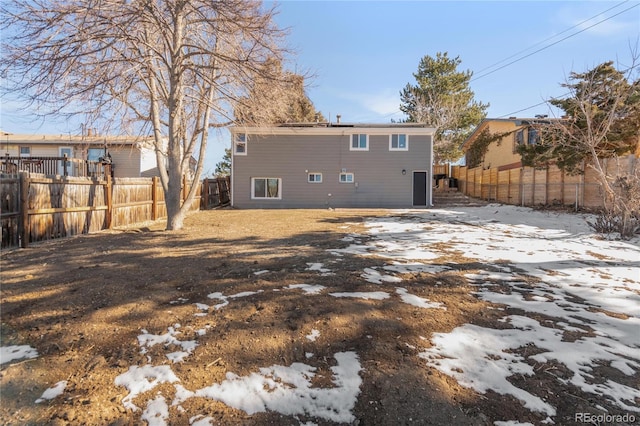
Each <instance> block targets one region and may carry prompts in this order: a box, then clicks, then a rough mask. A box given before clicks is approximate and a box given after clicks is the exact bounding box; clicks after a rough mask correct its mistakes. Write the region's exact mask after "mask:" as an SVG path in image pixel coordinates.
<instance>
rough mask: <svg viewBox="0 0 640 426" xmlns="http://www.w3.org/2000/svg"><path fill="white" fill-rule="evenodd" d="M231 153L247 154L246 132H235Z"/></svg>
mask: <svg viewBox="0 0 640 426" xmlns="http://www.w3.org/2000/svg"><path fill="white" fill-rule="evenodd" d="M233 153H234V154H235V155H247V134H246V133H236V134H235V135H234V136H233Z"/></svg>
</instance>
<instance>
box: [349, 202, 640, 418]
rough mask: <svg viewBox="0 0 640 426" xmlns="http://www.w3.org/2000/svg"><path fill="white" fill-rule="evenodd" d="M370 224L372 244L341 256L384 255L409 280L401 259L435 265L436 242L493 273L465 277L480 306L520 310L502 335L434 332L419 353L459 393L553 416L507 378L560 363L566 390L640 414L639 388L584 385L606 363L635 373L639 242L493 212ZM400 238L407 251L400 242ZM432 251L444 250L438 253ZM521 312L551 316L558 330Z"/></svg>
mask: <svg viewBox="0 0 640 426" xmlns="http://www.w3.org/2000/svg"><path fill="white" fill-rule="evenodd" d="M368 226H369V228H370V230H371V233H372V234H373V235H374V236H375V237H376V240H375V242H374V243H371V242H369V243H368V244H367V245H365V246H359V247H358V246H352V247H349V248H347V249H346V250H344V251H342V252H341V253H340V254H344V253H345V252H350V253H357V254H362V253H363V251H364V252H366V254H368V255H379V256H384V257H387V258H389V259H392V260H394V261H396V262H395V263H394V264H393V268H394V270H396V271H398V272H407V271H409V269H402V268H398V262H397V261H398V259H399V258H403V259H406V260H415V259H432V258H434V257H437V256H438V255H441V254H443V253H442V252H440V251H435V250H434V249H432V248H431V247H433V244H434V243H446V244H448V245H450V250H451V251H452V252H453V251H454V250H455V251H459V252H462V253H464V254H465V256H466V257H468V258H470V259H475V260H477V261H479V262H483V263H486V264H489V265H491V264H493V265H494V266H495V267H494V268H492V270H491V271H481V272H480V273H479V274H473V275H472V274H469V275H467V278H468V280H469V281H470V283H472V284H475V285H476V286H477V288H478V292H477V294H478V296H479V297H480V298H482V299H484V300H487V301H489V302H492V303H497V304H502V305H506V306H507V307H511V308H517V309H521V310H523V311H524V312H525V316H517V315H510V316H505V317H504V318H503V320H504V322H505V323H507V324H509V326H510V328H507V329H502V330H496V329H489V328H484V327H479V326H476V325H472V324H466V325H464V326H461V327H458V328H456V329H454V330H453V331H452V332H451V333H436V334H435V335H433V336H432V338H431V342H432V344H433V346H432V347H431V348H429V349H427V350H425V351H423V352H422V353H421V354H420V356H421V357H422V358H424V359H425V360H426V361H427V364H428V365H429V366H432V367H434V368H437V369H438V370H440V371H441V372H443V373H445V374H447V375H449V376H452V377H454V378H455V379H456V380H457V381H458V382H459V383H460V384H461V385H463V386H466V387H470V388H473V389H475V390H476V391H478V392H481V393H484V392H486V391H487V390H489V389H491V390H493V391H495V392H497V393H501V394H509V395H513V396H514V397H515V398H517V399H519V400H520V401H522V403H523V405H524V406H525V407H527V408H529V409H530V410H533V411H537V412H541V413H545V414H547V415H549V416H553V415H554V414H555V411H556V410H555V407H552V406H550V405H549V404H547V403H545V402H544V401H542V400H541V399H540V398H539V397H537V396H535V395H532V394H530V393H529V392H526V391H524V390H523V389H519V388H517V387H515V386H514V385H513V384H511V383H510V382H509V381H508V380H507V378H508V377H510V376H512V375H514V374H518V373H519V374H523V375H532V374H533V368H532V367H531V365H530V363H529V362H528V361H536V362H540V363H544V362H548V361H556V362H559V363H561V364H563V365H564V366H565V367H566V368H568V369H569V370H570V372H571V374H572V377H571V378H570V379H568V380H567V381H566V382H565V383H570V384H572V385H575V386H577V387H579V388H580V389H582V390H583V391H584V392H587V393H592V394H595V395H598V396H600V397H602V398H605V399H609V400H610V401H611V402H612V403H614V404H615V405H617V406H618V407H620V409H622V410H625V411H633V412H640V407H638V405H637V403H636V402H635V401H636V399H640V389H638V388H637V387H635V388H634V387H630V386H626V385H624V384H621V383H617V382H615V381H613V380H606V381H605V382H604V383H593V380H590V379H591V378H592V375H591V372H592V371H593V369H594V368H595V367H597V366H599V365H601V364H602V363H603V362H605V363H609V365H610V366H611V367H612V368H615V369H617V370H619V371H620V372H621V373H623V374H626V375H633V374H636V373H637V372H638V371H640V332H639V330H640V248H639V244H638V242H639V241H638V239H635V240H634V241H631V242H621V241H607V240H603V239H600V238H598V237H596V236H594V235H592V233H591V232H590V230H589V227H588V225H587V223H586V218H585V217H582V216H579V215H566V214H561V213H547V212H537V211H532V210H530V209H527V208H521V207H515V206H497V205H490V206H487V207H484V208H473V209H456V210H455V211H447V210H435V211H428V212H407V215H406V216H405V217H404V218H402V219H401V220H397V219H396V218H383V219H374V220H372V221H370V222H369V223H368ZM399 234H403V238H402V242H403V243H404V244H401V245H400V244H398V235H399ZM438 247H439V250H441V247H442V245H439V246H438ZM409 248H413V249H412V250H410V249H409ZM498 262H500V263H498ZM507 264H508V265H507ZM409 266H410V268H411V269H412V270H414V271H416V270H420V269H421V268H420V267H417V266H416V264H415V263H410V264H409ZM385 269H386V270H391V269H390V268H389V267H386V268H385ZM494 269H498V270H501V271H502V272H495V271H494ZM525 278H527V279H528V280H525ZM531 278H533V279H535V280H536V281H538V282H537V283H536V284H535V286H533V287H532V286H531V285H529V284H527V281H530V280H531ZM500 280H504V281H511V286H510V291H509V292H507V293H505V292H501V291H497V290H496V289H495V287H496V284H495V283H496V282H497V281H500ZM527 313H528V314H543V315H545V316H548V317H550V318H552V320H553V321H554V323H555V328H550V327H549V326H548V324H545V325H543V324H541V323H540V322H538V321H537V320H535V319H533V318H530V317H528V316H526V314H527ZM565 332H574V333H576V332H577V333H579V334H580V335H579V338H577V339H575V340H573V339H564V335H565ZM527 345H535V346H537V347H538V348H539V349H542V350H543V351H542V352H541V353H538V354H537V355H532V356H529V357H524V356H522V355H519V354H518V352H517V350H518V348H522V347H526V346H527ZM559 380H561V379H559Z"/></svg>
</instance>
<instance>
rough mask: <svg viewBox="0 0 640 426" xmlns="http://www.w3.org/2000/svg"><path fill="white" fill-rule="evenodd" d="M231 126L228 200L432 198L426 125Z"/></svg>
mask: <svg viewBox="0 0 640 426" xmlns="http://www.w3.org/2000/svg"><path fill="white" fill-rule="evenodd" d="M230 131H231V138H232V163H231V184H232V190H231V196H232V201H231V202H232V205H233V206H235V207H239V208H330V207H331V208H333V207H367V208H411V207H429V206H431V205H432V176H431V174H432V172H431V165H432V163H433V149H432V148H433V144H432V138H433V134H434V129H433V128H429V127H426V126H424V125H416V124H386V125H380V124H330V123H313V124H298V125H292V124H288V125H283V126H272V127H241V126H237V127H232V128H231V129H230Z"/></svg>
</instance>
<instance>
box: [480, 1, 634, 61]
mask: <svg viewBox="0 0 640 426" xmlns="http://www.w3.org/2000/svg"><path fill="white" fill-rule="evenodd" d="M628 2H629V0H625V1H623V2H621V3H618V4H616V5H615V6H612V7H610V8H609V9H607V10H603V11H602V12H600V13H598V14H597V15H594V16H592V17H591V18H588V19H585V20H584V21H582V22H579V23H577V24H576V25H574V26H572V27H570V28H567V29H566V30H564V31H561V32H559V33H558V34H554V35H552V36H551V37H548V38H546V39H544V40H541V41H539V42H537V43H536V44H534V45H532V46H529V47H527V48H526V49H522V50H521V51H519V52H516V53H514V54H513V55H511V56H508V57H506V58H504V59H503V60H501V61H498V62H496V63H494V64H491V65H489V66H487V67H484V68H482V69H481V70H479V71H477V73H478V74H480V73H482V72H484V71H486V70H488V69H491V68H493V67H495V66H497V65H500V64H501V63H503V62H506V61H508V60H509V59H511V58H514V57H516V56H518V55H520V54H521V53H524V52H526V51H528V50H531V49H533V48H534V47H536V46H539V45H541V44H543V43H546V42H547V41H550V40H552V39H554V38H556V37H558V36H559V35H561V34H564V33H566V32H568V31H571V30H572V29H574V28H578V27H580V25H582V24H585V23H587V22H589V21H591V20H592V19H594V18H597V17H598V16H600V15H603V14H605V13H607V12H609V11H610V10H613V9H615V8H617V7H620V6H622V5H623V4H625V3H628Z"/></svg>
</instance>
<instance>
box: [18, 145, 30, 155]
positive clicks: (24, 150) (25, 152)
mask: <svg viewBox="0 0 640 426" xmlns="http://www.w3.org/2000/svg"><path fill="white" fill-rule="evenodd" d="M20 157H31V147H30V146H21V147H20Z"/></svg>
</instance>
